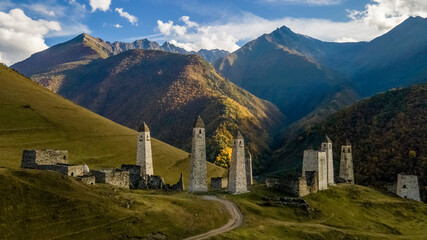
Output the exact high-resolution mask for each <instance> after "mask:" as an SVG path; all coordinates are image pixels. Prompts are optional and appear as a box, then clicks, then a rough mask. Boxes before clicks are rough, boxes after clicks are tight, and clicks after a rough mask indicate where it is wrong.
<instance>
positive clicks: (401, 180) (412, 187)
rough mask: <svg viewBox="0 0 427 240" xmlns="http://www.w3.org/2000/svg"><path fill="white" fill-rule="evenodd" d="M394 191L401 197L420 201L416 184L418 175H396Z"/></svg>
mask: <svg viewBox="0 0 427 240" xmlns="http://www.w3.org/2000/svg"><path fill="white" fill-rule="evenodd" d="M396 193H397V195H398V196H400V197H402V198H409V199H413V200H416V201H421V199H420V189H419V186H418V177H417V176H415V175H403V174H399V175H397V189H396Z"/></svg>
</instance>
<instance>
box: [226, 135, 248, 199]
mask: <svg viewBox="0 0 427 240" xmlns="http://www.w3.org/2000/svg"><path fill="white" fill-rule="evenodd" d="M228 192H230V193H232V194H240V193H245V192H248V185H247V179H246V163H245V141H244V139H243V136H242V134H241V133H240V132H237V134H236V136H235V137H234V139H233V151H232V153H231V165H230V171H229V176H228Z"/></svg>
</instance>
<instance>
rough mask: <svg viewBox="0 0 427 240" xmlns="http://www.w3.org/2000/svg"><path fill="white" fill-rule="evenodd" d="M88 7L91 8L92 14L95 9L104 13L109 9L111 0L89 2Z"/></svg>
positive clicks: (91, 0)
mask: <svg viewBox="0 0 427 240" xmlns="http://www.w3.org/2000/svg"><path fill="white" fill-rule="evenodd" d="M89 5H90V6H91V8H92V12H95V11H96V10H97V9H99V10H101V11H104V12H105V11H107V10H108V9H110V5H111V0H89Z"/></svg>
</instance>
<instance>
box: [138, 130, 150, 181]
mask: <svg viewBox="0 0 427 240" xmlns="http://www.w3.org/2000/svg"><path fill="white" fill-rule="evenodd" d="M136 165H138V166H141V176H142V177H145V176H146V175H154V172H153V157H152V154H151V137H150V129H148V126H147V124H145V122H144V123H142V124H141V126H140V127H139V129H138V145H137V152H136Z"/></svg>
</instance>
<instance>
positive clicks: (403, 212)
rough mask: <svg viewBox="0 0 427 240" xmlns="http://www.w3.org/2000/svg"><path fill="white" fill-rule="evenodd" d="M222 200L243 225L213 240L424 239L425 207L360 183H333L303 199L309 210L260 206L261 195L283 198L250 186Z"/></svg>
mask: <svg viewBox="0 0 427 240" xmlns="http://www.w3.org/2000/svg"><path fill="white" fill-rule="evenodd" d="M251 191H252V192H251V193H247V194H243V195H238V196H232V195H225V196H223V197H224V198H227V199H228V200H231V201H233V202H235V203H236V204H237V205H238V206H239V207H240V209H241V211H242V213H243V215H244V216H245V219H244V223H243V225H242V226H241V227H240V228H238V229H236V230H234V231H231V232H228V233H225V234H223V235H220V236H218V237H216V238H212V239H271V240H273V239H331V240H333V239H413V240H415V239H420V240H421V239H425V236H426V235H427V218H426V216H427V205H426V204H423V203H421V202H416V201H413V200H406V199H402V198H398V197H396V196H393V195H389V194H385V193H382V192H379V191H376V190H374V189H371V188H367V187H363V186H359V185H347V184H343V185H337V186H335V187H330V189H328V190H324V191H320V192H318V193H316V194H311V195H309V196H307V197H305V198H304V199H305V200H306V201H307V202H308V204H309V206H310V208H309V209H308V210H305V209H302V208H296V207H279V206H261V205H259V204H258V203H261V202H262V197H280V196H286V195H284V194H281V193H277V192H271V191H269V190H267V189H265V188H263V187H261V186H254V187H253V188H252V189H251Z"/></svg>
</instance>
